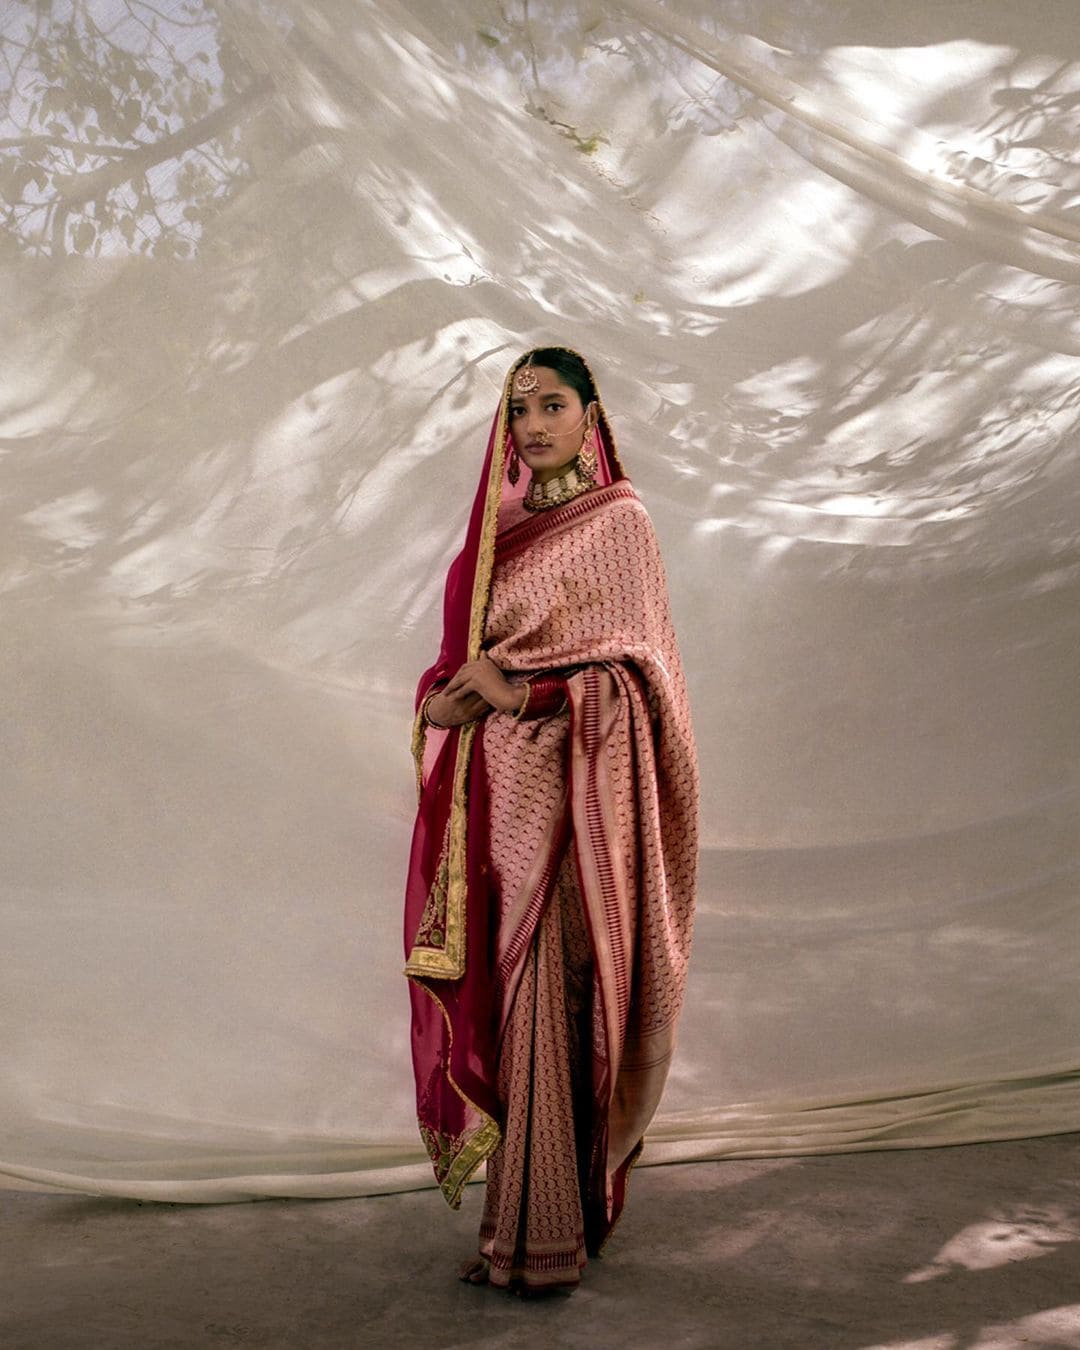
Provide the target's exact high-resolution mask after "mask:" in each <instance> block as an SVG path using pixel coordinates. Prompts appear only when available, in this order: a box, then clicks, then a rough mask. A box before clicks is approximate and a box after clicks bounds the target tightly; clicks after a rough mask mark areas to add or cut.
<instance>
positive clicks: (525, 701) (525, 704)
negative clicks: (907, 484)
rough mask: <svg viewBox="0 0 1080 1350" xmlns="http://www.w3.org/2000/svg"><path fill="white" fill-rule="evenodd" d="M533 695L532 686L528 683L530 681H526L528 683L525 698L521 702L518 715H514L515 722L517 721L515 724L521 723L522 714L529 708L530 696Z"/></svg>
mask: <svg viewBox="0 0 1080 1350" xmlns="http://www.w3.org/2000/svg"><path fill="white" fill-rule="evenodd" d="M531 693H532V685H531V684H530V683H529V682H528V680H526V681H525V697H524V698H523V699H522V700H521V707H520V708H519V709H518V710H517V712H516V713H514V714H513V718H514V721H515V722H520V721H521V717H522V714H523V713H524V711H525V709H526V708H527V707H528V706H529V695H530V694H531Z"/></svg>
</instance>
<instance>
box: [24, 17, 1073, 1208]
mask: <svg viewBox="0 0 1080 1350" xmlns="http://www.w3.org/2000/svg"><path fill="white" fill-rule="evenodd" d="M886 9H887V10H888V14H887V15H886V14H885V13H883V11H885V10H886ZM871 10H873V11H875V12H873V13H871V12H869V11H871ZM0 34H2V44H3V55H4V59H5V69H6V70H7V73H8V78H9V90H10V98H9V100H8V104H7V109H6V114H5V119H4V125H3V128H2V131H0V192H2V194H3V206H4V217H3V222H4V228H3V230H2V231H0V264H2V269H3V270H2V278H3V295H4V304H3V306H2V310H0V324H2V332H0V340H2V348H0V349H2V350H3V353H4V362H3V373H2V375H0V438H2V440H0V451H2V454H0V489H2V491H0V510H2V513H3V514H2V522H3V529H2V531H0V588H2V590H0V596H2V601H0V603H2V605H3V626H4V638H5V640H4V642H3V644H2V647H0V663H2V665H3V671H2V683H0V691H2V698H3V719H2V726H0V737H2V745H0V749H2V753H3V764H4V772H3V774H2V775H0V811H2V813H3V829H2V833H0V837H2V841H3V843H2V847H3V853H4V856H3V865H2V868H0V887H2V902H3V904H2V920H0V923H2V931H0V951H2V952H3V957H2V961H3V981H2V984H3V987H2V1003H0V1043H2V1044H3V1045H4V1055H3V1067H2V1069H0V1123H2V1126H3V1138H2V1143H0V1174H2V1176H3V1177H4V1178H6V1184H8V1185H15V1186H29V1187H42V1188H50V1187H55V1186H59V1187H61V1188H67V1189H71V1190H82V1191H95V1192H104V1193H111V1194H118V1195H125V1196H133V1197H145V1198H155V1199H170V1200H187V1201H219V1200H240V1199H246V1198H249V1197H253V1196H259V1195H308V1196H316V1195H354V1194H365V1193H373V1192H378V1191H384V1190H392V1189H398V1188H401V1187H407V1186H423V1185H428V1184H430V1183H431V1176H430V1171H429V1168H428V1166H427V1164H426V1161H424V1160H423V1155H422V1153H421V1150H420V1146H419V1140H418V1137H417V1135H416V1131H415V1127H414V1123H413V1118H412V1100H411V1094H412V1083H411V1071H410V1066H409V1058H408V1035H407V1033H408V1026H407V1016H408V999H407V992H406V986H405V981H404V980H403V978H402V976H401V974H400V968H401V964H402V954H401V933H400V909H401V891H402V883H403V876H404V866H405V857H406V851H407V846H408V839H409V831H410V828H411V822H412V812H413V805H414V795H413V779H412V771H411V766H410V763H409V759H408V749H407V740H408V727H409V722H410V718H411V695H412V689H413V686H414V683H415V679H416V677H417V674H418V673H419V671H420V669H421V668H422V667H423V666H425V665H426V664H427V663H428V662H429V661H430V660H431V658H432V656H433V654H434V651H435V648H436V646H437V642H438V625H439V602H440V591H441V585H442V578H443V575H444V571H445V567H446V564H447V562H448V560H449V558H450V557H451V556H452V554H453V552H454V551H455V549H456V548H457V546H458V544H459V541H460V537H461V533H462V530H463V528H464V523H465V518H466V513H467V507H468V495H469V493H470V492H471V490H472V487H473V485H474V484H475V480H476V473H477V465H478V457H479V456H480V455H481V453H482V450H483V442H484V437H485V435H486V431H487V426H488V421H489V418H490V415H491V412H492V408H493V401H494V399H495V397H496V395H497V390H498V388H499V383H500V381H501V378H502V375H503V372H504V370H505V368H506V365H507V364H508V363H509V361H510V360H511V359H512V358H513V357H514V356H515V355H516V354H517V353H518V352H519V351H521V350H524V349H525V348H526V347H527V346H530V345H534V344H537V343H540V342H544V341H556V342H566V343H568V344H570V345H572V346H575V347H577V348H579V349H581V350H583V351H584V352H586V353H587V354H588V355H589V357H590V360H591V361H592V363H593V364H594V367H595V369H596V370H597V372H598V376H599V378H600V381H601V388H602V390H603V393H604V397H605V402H606V404H607V406H608V408H609V409H610V410H611V412H612V414H613V421H614V425H615V427H616V434H617V435H618V437H619V441H620V445H621V448H622V451H623V455H624V458H625V461H626V463H627V466H628V468H629V471H630V473H631V475H632V477H633V478H634V481H635V482H636V483H637V485H638V487H639V490H640V491H641V493H642V495H643V497H644V498H645V500H646V502H647V504H648V506H649V509H650V511H651V512H652V514H653V518H654V520H655V522H656V525H657V529H658V531H659V533H660V536H661V541H662V544H663V546H664V549H665V556H666V559H667V563H668V570H669V578H670V585H671V591H672V600H673V606H674V610H675V615H676V620H677V623H678V627H679V632H680V635H681V639H682V645H683V650H684V656H685V659H686V662H687V666H688V672H689V675H690V679H691V692H692V696H693V699H694V709H695V715H696V725H697V730H698V736H699V742H700V750H701V756H702V769H703V776H704V807H703V812H704V814H703V841H704V847H703V853H702V891H701V902H700V911H699V920H698V928H697V935H696V946H695V954H694V963H693V973H692V980H691V984H690V990H689V999H688V1006H687V1009H686V1013H685V1016H684V1021H683V1025H682V1034H681V1045H680V1056H679V1059H678V1062H677V1065H676V1067H675V1070H674V1072H673V1076H672V1079H671V1082H670V1086H669V1089H668V1093H667V1096H666V1098H665V1101H664V1106H663V1109H662V1111H661V1113H660V1115H659V1116H658V1117H657V1120H656V1122H655V1127H654V1130H653V1131H652V1133H651V1135H650V1141H649V1145H648V1148H647V1150H646V1155H645V1160H646V1161H653V1162H661V1161H666V1160H670V1159H687V1158H697V1157H701V1158H705V1157H709V1158H713V1157H724V1156H752V1155H755V1154H757V1155H760V1154H773V1153H789V1152H815V1151H828V1150H836V1149H862V1148H879V1147H896V1146H909V1145H921V1144H926V1145H932V1144H940V1143H955V1142H961V1141H967V1140H979V1139H992V1138H1000V1137H1009V1136H1023V1135H1028V1134H1038V1133H1051V1132H1055V1131H1064V1130H1069V1129H1075V1128H1076V1127H1077V1124H1078V1121H1080V1114H1078V1107H1080V1051H1078V1049H1077V1046H1078V1043H1080V1037H1078V1032H1080V990H1078V986H1077V979H1076V973H1075V966H1076V953H1077V950H1078V949H1080V948H1078V937H1080V931H1078V930H1080V915H1078V906H1077V861H1078V860H1077V840H1078V838H1080V833H1078V830H1077V815H1078V810H1077V808H1078V802H1080V775H1078V772H1077V740H1078V725H1080V723H1078V717H1077V703H1078V699H1077V689H1078V680H1077V676H1078V669H1077V667H1078V664H1080V661H1078V652H1080V641H1078V627H1080V558H1078V534H1080V527H1078V522H1080V477H1078V472H1077V467H1078V466H1077V458H1078V457H1077V429H1078V425H1080V320H1078V317H1077V316H1078V314H1080V210H1078V209H1077V203H1078V200H1080V198H1078V194H1080V152H1078V150H1077V147H1078V146H1080V125H1078V123H1080V113H1078V109H1080V59H1078V58H1080V12H1078V11H1077V8H1076V6H1075V4H1074V3H1072V2H1071V0H1062V3H1060V4H1056V5H1055V4H1049V3H1042V4H1039V5H1038V6H1035V7H1034V8H1032V7H1031V6H1028V7H1020V6H1016V5H1015V4H1012V3H1004V2H1002V3H997V0H986V2H985V3H980V4H974V3H968V4H963V3H956V4H951V5H948V6H942V5H939V4H936V3H930V2H929V0H923V2H922V3H916V4H909V5H906V6H888V7H886V6H866V5H862V4H859V3H854V2H853V3H845V2H841V0H771V2H770V3H765V0H761V2H760V3H758V2H756V0H726V2H724V3H719V4H717V3H711V2H710V3H706V0H699V3H698V4H697V5H696V6H695V5H693V4H686V3H684V4H680V5H678V6H677V7H672V8H668V7H666V6H664V5H661V4H656V3H648V2H647V0H632V2H631V0H625V3H623V4H620V5H615V4H613V3H588V2H587V0H582V3H581V4H580V5H577V4H574V3H562V0H559V3H555V0H528V3H524V0H520V2H519V0H507V3H506V4H504V5H498V4H494V3H491V4H489V3H485V0H452V2H450V3H448V2H447V0H440V2H439V3H438V4H436V3H432V2H431V0H428V2H427V3H423V2H422V0H411V3H401V4H396V3H392V2H390V0H386V2H385V3H378V4H364V3H357V0H337V2H336V3H334V2H333V0H324V2H323V3H320V4H311V5H306V4H302V3H300V0H277V2H275V0H262V2H261V3H256V0H243V2H242V3H235V2H233V0H230V3H228V4H224V3H220V4H217V5H215V4H213V3H210V2H209V0H190V2H189V3H185V4H182V3H178V0H161V3H160V4H159V5H158V7H157V11H156V12H155V10H153V9H151V7H150V6H149V5H146V4H142V3H139V0H69V3H68V5H67V7H66V8H65V7H64V6H63V5H59V4H58V5H41V6H40V8H38V7H35V6H34V5H32V4H28V3H26V0H13V3H10V4H9V5H7V6H5V8H4V15H3V19H2V27H0Z"/></svg>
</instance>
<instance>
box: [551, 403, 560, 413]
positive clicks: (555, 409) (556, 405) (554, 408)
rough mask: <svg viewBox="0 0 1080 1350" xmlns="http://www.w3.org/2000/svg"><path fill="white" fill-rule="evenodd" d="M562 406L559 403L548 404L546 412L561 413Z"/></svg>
mask: <svg viewBox="0 0 1080 1350" xmlns="http://www.w3.org/2000/svg"><path fill="white" fill-rule="evenodd" d="M562 406H563V405H562V404H561V403H549V404H548V411H549V412H561V411H562Z"/></svg>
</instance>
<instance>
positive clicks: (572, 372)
mask: <svg viewBox="0 0 1080 1350" xmlns="http://www.w3.org/2000/svg"><path fill="white" fill-rule="evenodd" d="M530 359H531V360H532V363H533V365H534V366H547V368H548V369H549V370H553V371H554V372H555V374H556V375H558V377H559V379H560V380H562V382H563V384H567V385H569V386H570V388H571V389H575V390H576V391H577V393H578V396H579V397H580V399H581V406H582V407H583V408H587V407H588V406H589V404H590V403H591V402H592V401H593V399H594V398H595V397H596V386H595V385H594V384H593V382H592V376H591V375H590V374H589V368H588V366H587V365H586V364H585V362H584V361H583V360H582V359H581V357H580V356H578V354H577V352H571V351H567V349H566V348H565V347H537V349H536V350H535V351H533V352H526V354H525V355H524V356H523V357H522V358H521V360H520V361H519V362H518V363H517V365H516V366H515V367H514V369H515V370H518V369H520V368H521V367H522V366H523V365H524V364H525V362H526V361H528V360H530Z"/></svg>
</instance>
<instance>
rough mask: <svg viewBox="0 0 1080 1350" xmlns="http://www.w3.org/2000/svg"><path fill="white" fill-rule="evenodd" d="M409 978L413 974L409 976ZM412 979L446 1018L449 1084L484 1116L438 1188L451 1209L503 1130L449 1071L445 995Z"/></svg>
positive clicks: (451, 1036)
mask: <svg viewBox="0 0 1080 1350" xmlns="http://www.w3.org/2000/svg"><path fill="white" fill-rule="evenodd" d="M410 978H412V977H411V976H410ZM413 983H414V984H415V985H417V986H418V987H419V988H421V989H422V990H423V991H424V993H425V994H427V996H428V997H429V998H430V999H432V1000H433V1002H434V1003H435V1006H436V1007H437V1008H438V1010H439V1011H440V1012H441V1013H442V1016H443V1022H444V1023H445V1024H446V1035H447V1039H448V1040H449V1046H448V1047H447V1055H446V1077H447V1081H448V1082H449V1084H450V1086H451V1087H452V1088H453V1089H454V1091H455V1092H456V1093H457V1095H458V1096H459V1097H460V1098H461V1100H462V1101H463V1102H464V1103H465V1105H466V1106H467V1107H468V1108H469V1109H470V1111H475V1112H476V1114H477V1115H478V1116H480V1117H482V1118H483V1122H484V1123H483V1124H482V1125H481V1126H480V1127H479V1129H477V1130H475V1131H474V1132H473V1133H472V1135H470V1137H469V1141H468V1143H467V1144H465V1146H464V1147H463V1148H462V1149H461V1150H460V1152H459V1153H458V1154H457V1156H456V1157H455V1158H454V1160H453V1162H451V1164H450V1166H449V1167H448V1168H447V1171H446V1175H445V1176H444V1177H443V1178H442V1179H441V1180H440V1181H439V1189H440V1190H441V1191H442V1193H443V1197H444V1199H445V1200H446V1203H447V1204H448V1205H449V1206H450V1208H451V1209H460V1207H461V1193H462V1191H464V1189H465V1187H466V1185H467V1184H468V1182H469V1179H470V1178H471V1177H472V1174H473V1173H474V1172H475V1171H476V1169H477V1168H478V1167H479V1166H480V1164H481V1163H482V1162H484V1161H485V1160H486V1159H488V1158H490V1157H491V1155H492V1154H493V1153H494V1152H495V1150H496V1149H497V1148H498V1147H499V1144H500V1142H501V1141H502V1131H501V1130H500V1129H499V1124H498V1121H496V1120H495V1119H494V1118H493V1117H492V1116H489V1115H488V1113H487V1112H486V1111H483V1110H481V1108H480V1107H479V1106H477V1104H476V1103H475V1102H474V1101H473V1100H472V1099H471V1098H470V1097H467V1096H466V1095H465V1093H464V1092H462V1090H461V1088H459V1087H458V1085H457V1083H456V1082H455V1081H454V1076H453V1074H452V1073H451V1072H450V1056H451V1053H452V1052H453V1049H454V1029H453V1027H452V1026H451V1025H450V1018H449V1016H448V1015H447V1012H446V1008H445V1007H444V1006H443V1002H442V999H440V998H439V996H438V995H437V994H436V993H435V992H434V991H433V990H431V989H429V988H428V986H427V985H426V984H424V983H423V981H422V980H416V979H414V980H413Z"/></svg>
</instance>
